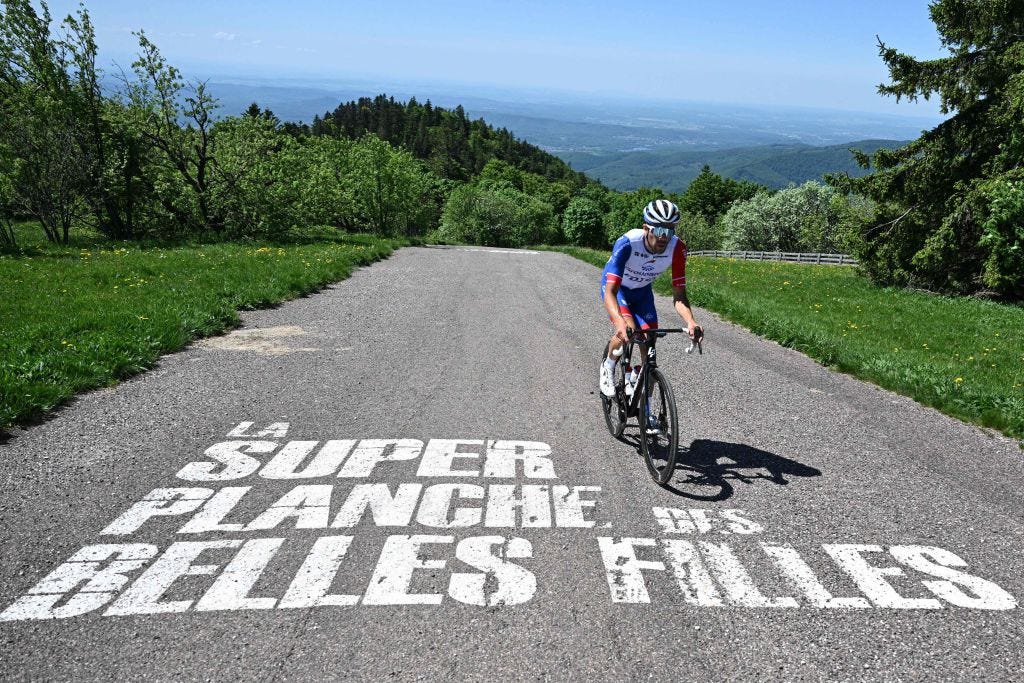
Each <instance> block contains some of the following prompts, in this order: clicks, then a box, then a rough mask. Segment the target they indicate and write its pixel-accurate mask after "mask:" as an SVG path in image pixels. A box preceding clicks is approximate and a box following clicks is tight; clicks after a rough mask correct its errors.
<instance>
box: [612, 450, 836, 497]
mask: <svg viewBox="0 0 1024 683" xmlns="http://www.w3.org/2000/svg"><path fill="white" fill-rule="evenodd" d="M623 436H625V437H626V438H624V439H623V440H624V441H626V442H627V443H631V444H633V445H635V446H636V448H637V452H638V453H640V439H639V435H637V436H636V437H634V436H633V435H632V434H631V435H628V436H626V435H623ZM641 457H643V456H642V455H641ZM820 476H821V470H819V469H817V468H814V467H810V466H809V465H804V464H803V463H800V462H797V461H796V460H791V459H790V458H785V457H782V456H781V455H776V454H774V453H769V452H768V451H763V450H761V449H760V448H754V447H753V446H747V445H745V444H741V443H729V442H726V441H712V440H709V439H696V440H695V441H693V442H692V443H691V444H690V446H689V447H688V448H687V447H684V446H680V447H679V455H678V456H677V459H676V470H675V474H674V476H673V477H672V480H671V481H670V482H669V483H668V484H666V485H665V486H664V488H665V489H666V490H668V491H671V492H673V493H675V494H676V495H677V496H681V497H683V498H689V499H690V500H700V501H706V502H717V501H721V500H727V499H729V498H731V497H732V495H733V492H734V490H735V487H734V486H733V484H732V482H734V481H739V482H741V483H744V484H752V483H754V482H755V481H757V480H761V479H763V480H765V481H768V482H771V483H773V484H779V485H781V486H785V485H787V484H789V482H790V479H792V478H793V477H820Z"/></svg>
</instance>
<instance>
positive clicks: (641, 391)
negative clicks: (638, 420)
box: [621, 329, 686, 418]
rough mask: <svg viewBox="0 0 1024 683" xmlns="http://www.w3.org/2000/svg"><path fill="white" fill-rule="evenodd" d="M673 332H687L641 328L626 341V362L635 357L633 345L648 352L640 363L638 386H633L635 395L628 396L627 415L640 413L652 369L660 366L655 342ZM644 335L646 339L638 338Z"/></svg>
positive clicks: (624, 356) (625, 369)
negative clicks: (637, 345) (638, 345)
mask: <svg viewBox="0 0 1024 683" xmlns="http://www.w3.org/2000/svg"><path fill="white" fill-rule="evenodd" d="M673 332H686V330H684V329H650V330H639V331H637V332H634V333H633V334H631V335H630V336H629V341H628V342H626V344H625V347H624V348H623V350H622V358H623V360H622V361H621V362H622V363H624V364H628V363H629V362H630V358H632V357H633V345H634V344H640V347H641V348H646V349H647V353H646V354H644V356H643V358H642V360H641V363H640V373H639V374H638V375H637V378H636V386H635V387H634V388H633V395H632V396H629V397H628V400H626V401H625V408H626V417H627V418H630V417H636V416H637V415H639V411H640V405H641V403H640V402H641V400H642V399H643V398H644V397H646V396H647V382H648V381H649V379H648V378H649V377H650V374H651V370H653V369H654V368H656V367H658V356H657V350H656V348H655V342H657V340H658V338H659V337H664V336H666V335H668V334H670V333H673ZM638 337H642V338H643V339H645V341H644V340H641V339H638ZM623 370H624V372H629V371H630V370H632V368H629V369H628V370H627V368H626V367H623Z"/></svg>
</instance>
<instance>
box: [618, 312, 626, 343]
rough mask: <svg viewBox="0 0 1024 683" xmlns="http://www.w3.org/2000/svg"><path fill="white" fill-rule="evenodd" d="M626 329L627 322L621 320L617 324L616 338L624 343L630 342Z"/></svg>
mask: <svg viewBox="0 0 1024 683" xmlns="http://www.w3.org/2000/svg"><path fill="white" fill-rule="evenodd" d="M626 327H627V326H626V321H625V320H623V319H621V318H620V319H619V320H618V321H617V322H616V323H615V336H616V338H618V340H619V341H620V342H622V343H626V342H628V341H629V335H628V334H626Z"/></svg>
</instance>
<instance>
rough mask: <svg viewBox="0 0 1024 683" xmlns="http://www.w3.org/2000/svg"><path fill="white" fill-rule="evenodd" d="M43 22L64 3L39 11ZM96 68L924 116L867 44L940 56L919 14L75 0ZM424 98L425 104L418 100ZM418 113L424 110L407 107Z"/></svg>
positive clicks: (568, 3)
mask: <svg viewBox="0 0 1024 683" xmlns="http://www.w3.org/2000/svg"><path fill="white" fill-rule="evenodd" d="M48 5H49V7H50V10H51V13H52V14H53V15H54V17H63V16H64V15H66V14H68V13H69V12H74V11H75V10H76V9H77V7H78V2H77V0H75V1H73V2H72V1H68V0H61V1H57V0H52V1H51V2H49V3H48ZM85 5H86V8H87V9H88V11H89V14H90V16H91V17H92V20H93V23H94V25H95V27H96V32H97V41H98V43H99V46H100V57H101V65H103V66H106V67H109V66H110V65H111V63H112V62H116V63H118V64H120V65H121V66H124V67H127V66H128V65H129V64H130V62H131V57H132V55H133V54H134V51H135V48H136V46H137V41H136V39H135V37H134V36H133V35H132V31H137V30H139V29H144V30H145V32H146V34H147V36H148V37H149V38H150V39H151V40H152V41H153V42H154V43H156V44H157V46H158V47H159V48H160V50H161V52H162V53H163V54H164V56H165V57H166V58H167V59H168V61H169V62H170V63H171V64H173V65H175V66H177V67H179V68H180V69H182V70H183V71H184V72H185V73H187V74H188V75H189V76H191V77H194V78H201V79H206V78H213V77H223V76H227V75H239V76H241V75H247V76H262V77H266V78H273V79H279V80H288V79H293V78H294V79H316V78H333V79H346V78H351V79H376V80H378V81H380V80H384V81H387V80H389V79H390V80H394V81H395V82H405V83H408V82H418V83H425V84H430V83H436V84H439V85H442V84H446V83H447V84H459V85H474V84H478V85H486V86H491V87H501V88H509V89H516V88H530V89H550V90H559V91H566V92H571V93H579V94H584V95H585V94H595V95H603V96H621V97H626V98H630V99H637V98H639V101H642V100H643V98H649V99H650V100H652V101H654V100H680V101H692V102H717V103H731V104H747V105H776V106H787V105H788V106H800V107H820V108H829V109H845V110H852V111H864V112H876V113H889V114H904V115H907V116H933V115H938V111H939V109H938V104H937V102H936V101H935V100H934V99H933V100H932V101H931V102H924V101H921V102H919V103H916V104H914V103H908V102H906V101H905V100H904V101H902V102H900V103H897V102H896V100H895V99H894V98H891V97H882V96H881V95H879V94H878V93H877V86H878V85H879V83H882V82H884V81H887V78H888V72H887V70H886V69H885V66H884V64H883V63H882V61H881V59H880V58H879V56H878V46H877V38H876V36H877V37H879V38H881V39H882V40H883V41H885V42H886V43H887V44H890V45H892V46H893V47H896V48H897V49H899V50H900V51H902V52H905V53H908V54H911V55H913V56H915V57H917V58H927V59H932V58H936V57H941V56H943V55H944V54H946V53H945V51H944V50H943V48H942V46H941V43H940V41H939V37H938V35H937V33H936V31H935V27H934V24H932V22H931V20H930V18H929V15H928V3H927V1H926V0H887V1H881V0H856V1H853V0H784V1H776V0H759V1H754V0H732V1H725V2H713V1H708V0H677V1H675V2H643V1H637V2H623V1H619V0H590V1H589V2H583V1H577V0H563V1H558V0H517V1H514V2H513V1H512V0H504V1H499V0H473V1H463V0H451V1H449V0H433V1H429V2H427V1H423V2H416V1H413V0H391V1H389V2H379V3H378V2H370V1H366V0H363V1H361V2H349V1H348V0H302V1H301V2H291V3H284V2H269V1H264V0H245V1H241V0H205V1H199V0H173V1H171V0H153V1H151V2H141V1H140V0H87V1H86V3H85ZM424 95H425V96H429V95H430V93H424ZM421 99H422V98H421Z"/></svg>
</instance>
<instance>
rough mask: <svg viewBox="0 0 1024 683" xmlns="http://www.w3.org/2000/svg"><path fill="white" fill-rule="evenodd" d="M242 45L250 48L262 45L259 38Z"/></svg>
mask: <svg viewBox="0 0 1024 683" xmlns="http://www.w3.org/2000/svg"><path fill="white" fill-rule="evenodd" d="M244 44H245V45H249V46H251V47H259V46H260V45H262V44H263V41H262V40H260V39H259V38H257V39H256V40H250V41H249V42H247V43H244Z"/></svg>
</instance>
